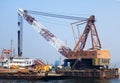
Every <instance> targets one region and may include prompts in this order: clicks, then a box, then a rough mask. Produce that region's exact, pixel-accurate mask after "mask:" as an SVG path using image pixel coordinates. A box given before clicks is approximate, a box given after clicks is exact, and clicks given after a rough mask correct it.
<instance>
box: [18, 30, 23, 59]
mask: <svg viewBox="0 0 120 83" xmlns="http://www.w3.org/2000/svg"><path fill="white" fill-rule="evenodd" d="M20 33H21V32H20V30H18V57H21V56H22V52H21V46H20Z"/></svg>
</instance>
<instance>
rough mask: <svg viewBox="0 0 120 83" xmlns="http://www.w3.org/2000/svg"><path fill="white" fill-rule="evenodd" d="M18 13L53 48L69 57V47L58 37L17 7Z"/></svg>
mask: <svg viewBox="0 0 120 83" xmlns="http://www.w3.org/2000/svg"><path fill="white" fill-rule="evenodd" d="M18 14H19V15H20V16H22V17H23V18H24V19H25V20H26V21H27V22H28V23H29V24H30V25H32V26H33V27H34V29H35V30H36V31H37V32H38V33H39V34H41V35H42V36H43V37H44V38H45V39H46V40H47V41H48V42H49V44H51V45H52V46H53V47H54V48H56V49H57V51H58V52H60V53H61V54H62V55H63V56H65V57H66V58H68V57H69V52H70V51H71V49H70V48H69V47H68V46H66V45H65V44H64V43H63V42H62V41H61V40H60V39H58V38H57V37H56V36H55V35H54V34H52V33H51V32H50V31H48V30H47V29H45V27H44V26H43V25H41V24H40V23H39V22H38V21H37V20H35V18H33V17H32V16H30V15H29V14H28V13H27V11H26V10H23V9H18Z"/></svg>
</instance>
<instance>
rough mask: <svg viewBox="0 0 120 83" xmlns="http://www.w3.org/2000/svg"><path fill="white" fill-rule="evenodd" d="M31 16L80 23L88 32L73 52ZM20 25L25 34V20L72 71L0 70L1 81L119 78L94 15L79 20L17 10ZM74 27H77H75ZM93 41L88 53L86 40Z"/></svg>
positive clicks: (82, 36)
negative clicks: (23, 20)
mask: <svg viewBox="0 0 120 83" xmlns="http://www.w3.org/2000/svg"><path fill="white" fill-rule="evenodd" d="M29 13H32V14H34V13H37V14H40V15H44V16H51V17H57V18H64V19H73V20H78V22H76V23H77V25H81V24H85V23H86V26H85V29H84V31H83V33H82V35H81V36H80V37H79V39H78V41H76V44H75V47H74V48H73V50H72V49H71V48H69V47H68V46H67V45H65V44H64V43H63V42H62V41H61V40H60V39H58V38H57V37H56V36H55V35H54V34H52V33H51V32H50V31H48V30H47V29H45V27H44V26H43V25H41V24H40V23H39V22H38V21H37V20H36V19H35V18H33V17H32V16H31V15H29ZM18 16H19V18H20V19H19V22H18V26H19V27H20V30H22V21H21V19H22V18H24V19H25V20H26V21H27V22H28V23H29V24H30V25H32V26H33V27H34V29H35V30H36V31H37V32H38V33H39V34H40V35H41V36H42V37H43V38H44V39H45V40H46V41H47V42H48V43H49V44H51V45H52V46H53V47H54V48H56V49H57V51H58V52H59V53H60V54H62V55H63V56H64V57H66V59H65V60H64V62H65V63H66V64H65V65H64V67H68V66H69V67H70V69H59V70H56V71H55V72H54V73H53V72H51V71H49V72H41V71H38V70H36V69H0V78H7V79H11V78H15V79H32V80H38V79H56V78H58V77H59V78H71V77H77V78H86V77H89V78H117V77H119V73H118V68H112V69H110V68H109V64H110V53H109V51H108V50H103V49H102V46H101V43H100V40H99V37H98V33H97V30H96V26H95V16H94V15H92V16H90V17H89V18H80V17H73V16H65V15H57V14H49V13H44V12H36V11H30V10H23V9H18ZM73 24H75V23H73ZM89 34H90V37H91V45H92V47H91V48H89V50H85V49H84V48H85V45H86V40H87V38H88V35H89ZM21 36H22V31H19V41H18V55H19V57H20V56H21V54H22V48H21V47H22V44H21V42H22V40H21V39H22V37H21Z"/></svg>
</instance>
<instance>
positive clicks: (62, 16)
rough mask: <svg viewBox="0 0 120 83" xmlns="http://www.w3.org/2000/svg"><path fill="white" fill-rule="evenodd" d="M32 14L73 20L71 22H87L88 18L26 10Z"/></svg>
mask: <svg viewBox="0 0 120 83" xmlns="http://www.w3.org/2000/svg"><path fill="white" fill-rule="evenodd" d="M24 11H25V12H28V13H30V14H36V15H42V16H49V17H56V18H64V19H71V20H84V21H87V19H88V18H83V17H76V16H67V15H59V14H52V13H45V12H38V11H32V10H24Z"/></svg>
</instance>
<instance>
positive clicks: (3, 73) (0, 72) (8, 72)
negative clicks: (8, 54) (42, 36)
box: [0, 68, 119, 80]
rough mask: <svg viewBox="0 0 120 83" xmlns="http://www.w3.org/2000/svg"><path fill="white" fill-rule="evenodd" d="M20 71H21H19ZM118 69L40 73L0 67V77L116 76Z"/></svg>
mask: <svg viewBox="0 0 120 83" xmlns="http://www.w3.org/2000/svg"><path fill="white" fill-rule="evenodd" d="M17 71H19V72H17ZM20 71H21V72H20ZM118 77H119V73H118V69H117V68H116V69H101V70H97V69H96V70H95V69H89V70H87V69H86V70H57V71H56V72H49V73H41V72H36V71H31V70H30V71H29V72H28V70H16V69H5V70H4V69H0V79H24V80H43V79H66V78H118Z"/></svg>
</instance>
